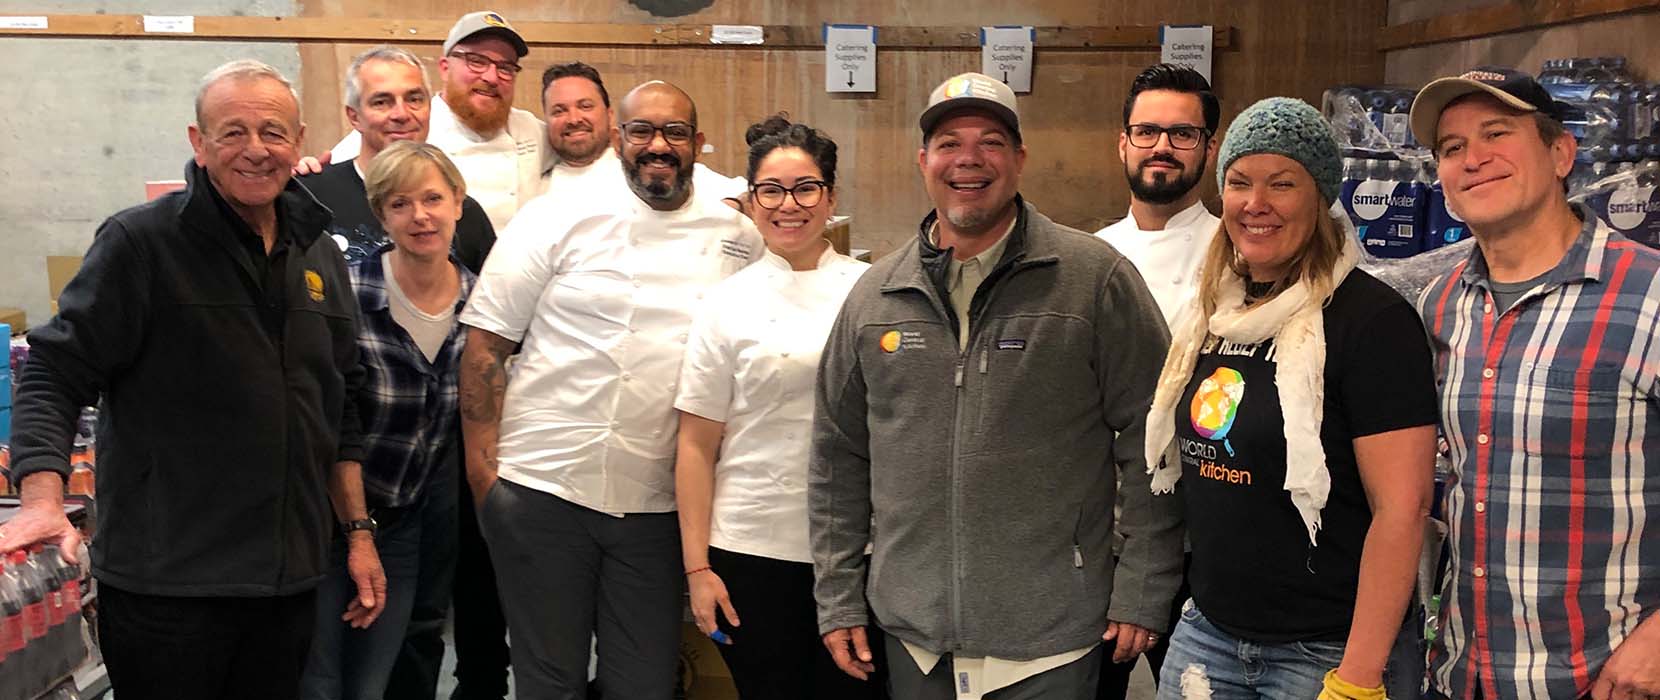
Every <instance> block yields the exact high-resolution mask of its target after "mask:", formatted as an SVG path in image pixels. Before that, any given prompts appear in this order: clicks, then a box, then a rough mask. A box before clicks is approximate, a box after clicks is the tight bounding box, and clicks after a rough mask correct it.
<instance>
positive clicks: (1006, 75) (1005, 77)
mask: <svg viewBox="0 0 1660 700" xmlns="http://www.w3.org/2000/svg"><path fill="white" fill-rule="evenodd" d="M1003 84H1004V85H1008V84H1009V72H1008V71H1003Z"/></svg>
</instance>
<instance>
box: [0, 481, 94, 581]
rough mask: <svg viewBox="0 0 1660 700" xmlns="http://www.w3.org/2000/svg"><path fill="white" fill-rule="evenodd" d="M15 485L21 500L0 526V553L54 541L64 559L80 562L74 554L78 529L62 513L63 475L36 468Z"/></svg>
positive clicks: (78, 534)
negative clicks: (10, 516) (12, 514)
mask: <svg viewBox="0 0 1660 700" xmlns="http://www.w3.org/2000/svg"><path fill="white" fill-rule="evenodd" d="M18 486H20V487H21V488H22V492H23V496H22V501H23V504H22V506H21V507H20V508H19V509H18V511H17V515H14V516H12V519H11V520H10V521H8V522H7V523H6V524H5V526H4V527H0V553H5V552H10V551H12V550H15V549H23V548H26V547H30V546H32V545H34V544H37V543H44V544H55V545H57V546H58V551H59V552H62V553H63V558H64V559H66V560H68V561H69V562H70V563H71V564H78V563H80V562H78V561H76V559H75V556H76V553H77V552H78V551H80V548H81V531H80V530H77V529H75V526H74V525H71V524H69V518H68V516H65V515H64V514H63V495H62V494H63V477H61V476H58V474H57V473H56V472H36V473H34V474H30V475H29V476H27V477H25V478H24V479H23V483H21V484H18ZM37 494H47V495H45V496H41V495H37Z"/></svg>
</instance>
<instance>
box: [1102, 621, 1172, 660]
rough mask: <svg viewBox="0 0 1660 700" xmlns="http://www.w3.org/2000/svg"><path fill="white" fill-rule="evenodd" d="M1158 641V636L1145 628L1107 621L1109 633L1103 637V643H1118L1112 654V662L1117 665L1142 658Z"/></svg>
mask: <svg viewBox="0 0 1660 700" xmlns="http://www.w3.org/2000/svg"><path fill="white" fill-rule="evenodd" d="M1158 639H1159V636H1158V635H1156V634H1153V633H1152V632H1149V631H1147V628H1145V627H1138V626H1136V625H1132V624H1130V623H1128V622H1113V621H1112V620H1108V621H1107V633H1106V634H1103V635H1101V641H1103V642H1111V641H1114V640H1117V642H1118V644H1117V645H1116V646H1115V647H1114V648H1113V652H1112V662H1113V663H1115V664H1121V663H1124V662H1126V661H1129V660H1131V659H1134V658H1135V657H1137V656H1141V655H1142V654H1143V653H1145V652H1146V651H1147V650H1148V649H1151V648H1153V644H1154V643H1156V642H1158Z"/></svg>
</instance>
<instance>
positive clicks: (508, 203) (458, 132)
mask: <svg viewBox="0 0 1660 700" xmlns="http://www.w3.org/2000/svg"><path fill="white" fill-rule="evenodd" d="M528 53H530V47H529V46H527V45H526V44H525V40H524V38H523V37H521V36H519V32H518V31H517V30H515V29H513V25H511V24H508V23H507V19H506V18H504V17H502V16H501V15H500V14H498V13H495V12H491V11H489V10H484V11H480V12H471V13H468V14H465V15H462V16H461V19H459V20H457V21H456V23H455V26H454V27H451V28H450V34H449V38H447V39H445V40H444V55H443V57H442V58H439V59H438V76H439V78H440V79H441V80H442V81H443V83H444V84H443V87H442V89H441V90H440V91H439V93H438V96H439V97H441V98H443V99H440V100H435V101H433V103H432V116H431V117H430V123H431V128H430V131H429V133H428V135H427V143H430V144H432V145H434V146H437V147H439V148H440V149H443V151H444V154H445V155H447V156H449V157H450V160H452V161H454V162H455V167H456V169H458V170H460V171H461V175H462V177H463V178H464V179H466V181H467V194H468V195H471V196H472V197H473V199H475V200H478V203H479V205H481V206H483V207H484V211H485V213H486V214H488V215H489V217H490V225H491V226H492V227H494V228H495V230H497V231H503V230H505V229H506V228H507V222H508V221H509V220H511V219H512V218H513V215H514V214H515V213H517V212H518V211H519V207H522V206H524V204H525V202H529V201H530V200H532V199H534V198H535V197H536V196H537V195H539V194H541V193H542V170H543V168H544V165H546V164H545V163H544V162H543V158H544V157H545V153H546V151H547V145H546V143H547V139H546V132H545V129H546V127H545V126H543V124H542V120H541V119H538V118H536V115H534V114H531V113H530V112H527V111H525V110H522V109H516V108H514V107H513V85H514V84H515V82H516V81H517V80H518V77H519V72H520V71H521V70H522V66H520V65H519V59H521V58H524V57H525V55H526V54H528ZM361 143H362V141H361V139H360V137H359V135H358V133H357V132H356V131H353V132H351V133H349V134H346V137H345V138H344V139H341V140H340V143H338V144H335V146H334V148H333V149H331V150H330V151H329V157H330V159H331V160H332V161H334V162H336V163H339V162H344V161H346V160H348V159H350V158H353V157H356V156H357V154H358V150H359V148H360V145H361Z"/></svg>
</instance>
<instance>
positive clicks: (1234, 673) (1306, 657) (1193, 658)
mask: <svg viewBox="0 0 1660 700" xmlns="http://www.w3.org/2000/svg"><path fill="white" fill-rule="evenodd" d="M1408 617H1409V618H1410V620H1416V619H1418V616H1417V615H1409V616H1408ZM1421 637H1422V632H1421V626H1418V625H1415V624H1413V623H1412V622H1411V621H1409V622H1408V623H1407V624H1406V625H1404V626H1403V628H1402V630H1401V634H1400V635H1398V636H1397V637H1396V640H1395V645H1394V647H1393V648H1392V649H1391V651H1390V656H1389V663H1388V667H1387V668H1386V669H1385V670H1384V674H1383V677H1384V680H1383V683H1384V687H1385V688H1386V689H1387V690H1388V693H1389V697H1390V698H1391V700H1417V699H1418V698H1419V697H1421V688H1422V683H1423V675H1424V674H1423V670H1424V661H1423V655H1422V651H1421V650H1422V649H1423V646H1422V642H1421V640H1420V638H1421ZM1344 646H1345V644H1344V642H1283V643H1258V642H1251V641H1247V640H1244V639H1240V638H1238V637H1235V636H1233V635H1231V634H1228V633H1227V632H1224V631H1222V630H1221V629H1220V628H1218V627H1216V626H1215V625H1213V624H1211V623H1210V621H1209V620H1207V619H1205V616H1204V614H1203V613H1201V612H1199V606H1198V605H1197V604H1195V603H1194V602H1193V601H1192V600H1191V599H1190V600H1188V601H1187V604H1186V605H1184V606H1183V607H1182V618H1181V622H1179V623H1177V625H1176V629H1175V630H1174V631H1173V632H1172V633H1171V635H1170V651H1169V652H1168V653H1167V654H1166V655H1165V658H1164V668H1163V670H1162V671H1161V673H1160V675H1159V686H1158V687H1159V692H1158V699H1159V700H1257V699H1258V698H1265V699H1267V700H1281V699H1282V698H1284V699H1289V698H1296V699H1307V700H1312V699H1313V698H1315V697H1318V696H1319V695H1320V690H1321V688H1322V687H1323V686H1324V684H1325V677H1326V672H1327V671H1330V670H1332V669H1334V668H1337V666H1338V664H1341V663H1342V662H1343V648H1344ZM1200 667H1202V670H1200Z"/></svg>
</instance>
